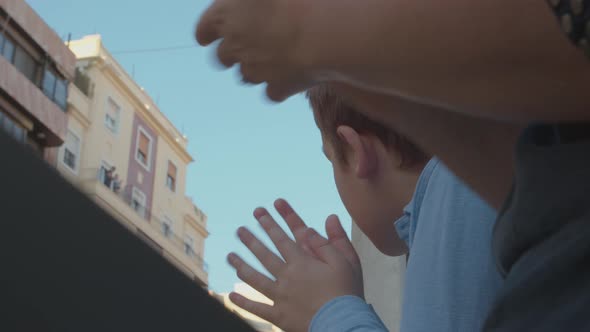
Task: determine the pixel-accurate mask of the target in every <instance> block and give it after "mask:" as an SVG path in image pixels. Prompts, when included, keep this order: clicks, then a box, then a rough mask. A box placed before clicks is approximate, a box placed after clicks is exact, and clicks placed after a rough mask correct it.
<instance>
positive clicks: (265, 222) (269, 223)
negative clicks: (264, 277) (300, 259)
mask: <svg viewBox="0 0 590 332" xmlns="http://www.w3.org/2000/svg"><path fill="white" fill-rule="evenodd" d="M254 216H255V217H256V219H257V220H258V222H259V223H260V226H262V228H263V229H264V231H265V232H266V234H268V236H269V237H270V239H271V241H272V242H273V243H274V245H275V246H276V248H277V249H278V250H279V252H280V253H281V255H282V256H283V258H284V259H285V261H286V262H289V261H290V260H292V259H293V258H294V257H296V256H298V255H301V253H302V252H301V251H300V250H301V249H300V248H299V247H298V246H297V245H296V244H295V242H293V240H291V238H289V236H288V235H287V233H285V231H283V229H282V228H281V227H280V226H279V224H277V222H276V221H275V220H274V219H273V217H271V215H270V214H269V213H268V211H266V210H265V209H263V208H259V209H256V211H254Z"/></svg>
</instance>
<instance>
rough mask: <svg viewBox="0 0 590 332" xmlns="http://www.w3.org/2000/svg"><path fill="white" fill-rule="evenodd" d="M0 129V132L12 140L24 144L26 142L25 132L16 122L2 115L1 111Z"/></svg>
mask: <svg viewBox="0 0 590 332" xmlns="http://www.w3.org/2000/svg"><path fill="white" fill-rule="evenodd" d="M0 127H1V130H4V132H6V133H7V134H8V135H10V136H11V137H12V138H14V139H15V140H17V141H18V142H20V143H25V142H26V140H27V131H26V130H25V129H24V128H23V127H21V126H20V125H18V124H17V123H16V121H14V120H12V118H11V117H9V116H8V115H6V114H4V113H3V112H2V110H0Z"/></svg>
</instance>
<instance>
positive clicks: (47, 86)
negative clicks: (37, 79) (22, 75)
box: [41, 70, 57, 97]
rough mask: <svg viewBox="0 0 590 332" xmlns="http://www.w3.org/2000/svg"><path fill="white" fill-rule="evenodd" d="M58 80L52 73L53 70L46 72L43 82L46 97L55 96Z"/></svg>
mask: <svg viewBox="0 0 590 332" xmlns="http://www.w3.org/2000/svg"><path fill="white" fill-rule="evenodd" d="M56 80H57V78H56V77H55V74H53V73H52V72H51V70H45V73H44V74H43V82H42V84H41V85H42V89H43V93H44V94H45V95H46V96H49V97H51V96H53V94H54V93H55V81H56Z"/></svg>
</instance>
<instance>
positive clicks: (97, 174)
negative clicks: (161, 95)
mask: <svg viewBox="0 0 590 332" xmlns="http://www.w3.org/2000/svg"><path fill="white" fill-rule="evenodd" d="M69 47H70V49H71V51H72V52H73V53H74V54H75V57H76V59H77V62H76V69H75V70H76V72H75V79H74V81H73V83H74V84H71V85H70V90H69V98H68V110H67V115H68V123H67V128H66V129H65V134H64V138H65V142H64V144H63V145H62V146H61V147H60V148H59V150H58V165H57V167H58V169H59V171H60V172H61V173H62V174H63V175H64V176H65V177H66V178H68V179H70V180H71V181H72V182H73V183H75V184H77V185H78V186H79V188H80V189H81V190H82V191H83V192H84V193H86V194H88V195H90V197H92V198H93V199H94V200H95V201H96V203H97V204H98V205H100V206H102V207H103V208H105V209H106V210H107V211H109V212H110V213H111V214H113V215H114V216H115V217H116V218H117V219H118V220H120V221H121V222H122V223H123V224H124V225H125V226H127V227H128V228H129V229H130V230H132V231H133V232H135V233H136V234H137V236H139V237H141V238H142V239H144V240H145V241H147V242H148V243H149V244H150V245H151V246H152V247H153V248H154V249H156V250H157V251H158V252H160V253H161V254H162V255H163V256H165V257H166V258H167V259H168V260H170V262H172V263H173V264H174V265H175V266H177V267H178V268H179V269H180V270H182V271H183V272H185V273H186V274H187V275H188V276H189V277H191V278H193V279H194V280H195V281H196V282H197V283H199V284H200V285H202V286H203V287H205V286H207V283H208V280H207V266H206V264H205V262H204V261H203V255H204V245H205V239H206V238H207V236H208V232H207V218H206V216H205V214H204V213H203V212H202V211H201V210H200V209H199V208H198V207H197V206H196V205H195V204H194V202H193V201H192V199H191V198H190V197H188V196H186V194H185V192H186V173H187V166H188V164H189V163H191V162H192V161H193V158H192V157H191V155H190V154H189V153H188V152H187V144H188V140H187V138H186V137H185V136H183V135H182V133H181V132H179V130H178V129H176V127H175V126H174V125H173V124H172V123H171V122H170V120H168V118H167V117H166V116H165V115H164V113H162V112H161V111H160V109H159V108H158V107H157V106H156V105H155V103H154V102H153V100H152V99H151V98H150V96H149V95H148V94H147V93H146V92H145V91H144V90H143V88H141V87H140V86H139V85H138V84H137V83H136V82H135V81H134V80H133V79H132V78H131V77H130V75H129V74H128V73H127V72H126V71H125V70H124V69H123V68H122V67H121V65H120V64H119V63H117V61H116V59H115V58H113V56H112V55H111V54H110V53H109V51H108V50H107V49H106V48H105V47H104V45H103V43H102V40H101V37H100V36H99V35H92V36H87V37H84V38H82V39H80V40H75V41H71V42H70V43H69Z"/></svg>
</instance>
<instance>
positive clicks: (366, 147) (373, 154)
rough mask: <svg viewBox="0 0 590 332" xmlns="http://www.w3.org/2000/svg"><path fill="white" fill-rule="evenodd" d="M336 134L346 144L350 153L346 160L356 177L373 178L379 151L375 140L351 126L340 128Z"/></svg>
mask: <svg viewBox="0 0 590 332" xmlns="http://www.w3.org/2000/svg"><path fill="white" fill-rule="evenodd" d="M336 132H337V133H338V137H340V139H341V140H342V143H344V144H346V150H347V151H348V153H349V155H348V156H347V158H346V159H347V161H348V164H349V166H350V167H352V169H353V170H354V172H355V175H356V176H357V177H359V178H362V179H367V178H369V177H371V176H372V175H373V174H374V172H375V171H376V169H377V151H376V149H375V146H374V142H373V140H372V139H371V138H370V137H366V136H365V135H361V134H359V133H358V132H357V131H356V130H354V129H353V128H351V127H349V126H339V127H338V129H337V130H336Z"/></svg>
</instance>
